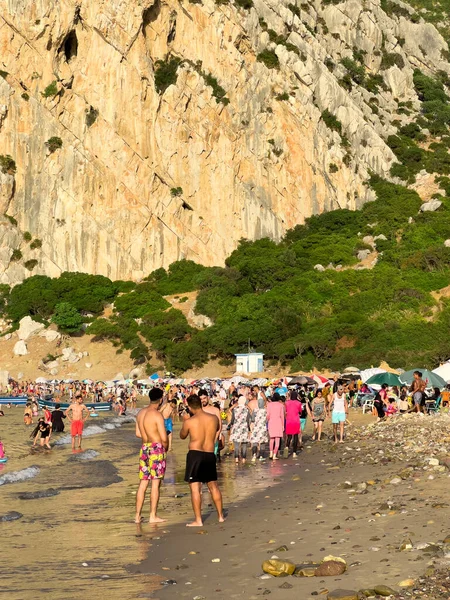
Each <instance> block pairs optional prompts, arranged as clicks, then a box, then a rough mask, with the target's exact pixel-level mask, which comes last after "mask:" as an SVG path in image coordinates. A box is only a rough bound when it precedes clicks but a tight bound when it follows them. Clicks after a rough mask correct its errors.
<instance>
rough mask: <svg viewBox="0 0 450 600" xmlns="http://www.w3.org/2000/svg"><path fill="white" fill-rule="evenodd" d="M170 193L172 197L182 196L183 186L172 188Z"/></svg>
mask: <svg viewBox="0 0 450 600" xmlns="http://www.w3.org/2000/svg"><path fill="white" fill-rule="evenodd" d="M170 195H171V196H172V198H177V197H178V196H182V195H183V188H181V187H173V188H170Z"/></svg>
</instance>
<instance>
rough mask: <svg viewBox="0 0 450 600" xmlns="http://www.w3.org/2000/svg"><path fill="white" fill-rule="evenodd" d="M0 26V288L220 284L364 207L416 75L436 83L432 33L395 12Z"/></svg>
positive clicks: (332, 9)
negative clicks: (179, 275) (214, 272)
mask: <svg viewBox="0 0 450 600" xmlns="http://www.w3.org/2000/svg"><path fill="white" fill-rule="evenodd" d="M0 6H1V11H0V48H1V52H0V75H1V77H0V152H1V155H0V214H1V215H4V217H3V218H2V221H1V222H0V271H1V276H0V281H2V282H4V283H15V282H17V281H20V280H21V279H23V278H24V277H26V276H28V275H29V274H30V273H33V274H36V273H45V274H48V275H51V276H57V275H59V274H60V273H61V272H62V271H77V270H78V271H84V272H89V273H99V274H104V275H107V276H109V277H111V278H112V279H116V278H121V279H139V278H141V277H142V276H144V275H147V274H148V273H149V272H150V271H152V270H154V269H156V268H158V267H160V266H164V267H167V266H168V265H169V264H170V263H172V262H173V261H175V260H177V259H180V258H189V259H192V260H195V261H196V262H200V263H202V264H205V265H212V264H221V263H223V261H224V259H225V257H226V256H227V255H229V254H230V253H231V252H232V250H233V249H234V248H235V247H236V245H237V241H238V240H239V239H240V238H242V237H245V238H248V239H257V238H260V237H263V236H268V237H271V238H273V239H275V240H279V239H281V237H282V235H283V234H284V233H285V231H286V230H287V229H288V228H290V227H293V226H294V225H295V224H297V223H302V222H303V221H304V218H305V217H308V216H310V215H311V214H316V213H320V212H322V211H324V210H329V209H333V208H351V209H353V208H356V207H359V206H361V205H362V203H364V202H365V201H367V200H370V199H373V197H374V194H373V191H372V190H371V189H370V188H369V187H368V186H367V183H366V182H367V179H368V175H369V172H374V173H376V174H378V175H380V176H382V177H388V176H389V172H390V169H391V167H392V165H393V163H394V162H395V160H396V158H395V154H394V153H393V151H392V149H391V148H390V147H389V146H388V145H387V143H386V140H387V138H388V136H389V135H392V134H395V133H396V131H397V128H398V127H399V126H401V125H404V124H406V123H408V122H409V121H410V120H411V119H412V118H413V117H414V115H415V113H416V112H417V111H418V109H419V106H420V103H419V100H418V97H417V94H416V91H415V88H414V85H413V71H414V69H416V68H420V69H421V70H422V71H423V72H424V73H425V74H428V75H431V74H435V73H436V72H438V71H441V72H443V73H444V74H445V73H448V72H450V67H449V64H448V62H447V58H448V47H447V43H446V41H445V40H444V38H443V37H442V36H441V34H440V33H439V32H438V31H437V29H435V27H434V26H433V25H432V24H430V23H427V22H425V21H424V19H423V16H425V17H427V16H429V15H427V14H426V13H423V12H422V13H416V12H414V9H413V8H410V7H407V6H406V5H403V4H397V3H393V2H391V1H390V0H382V2H381V4H380V2H378V0H364V1H358V0H347V1H346V2H337V1H336V0H323V1H322V2H320V1H319V0H315V1H313V0H309V1H308V2H306V0H305V1H304V2H303V3H300V2H299V1H298V0H292V2H289V1H288V0H282V1H280V0H278V1H277V2H273V0H232V1H231V2H229V0H216V2H214V1H213V0H190V1H189V2H188V1H186V0H183V1H182V2H179V1H177V0H167V1H164V2H163V1H161V0H109V1H108V2H106V1H105V0H99V1H98V2H88V1H87V0H76V1H75V0H61V1H59V2H54V1H53V0H41V1H40V2H33V3H30V2H25V1H24V0H16V1H14V2H7V1H6V0H1V2H0ZM421 15H423V16H421ZM393 121H395V122H394V123H393Z"/></svg>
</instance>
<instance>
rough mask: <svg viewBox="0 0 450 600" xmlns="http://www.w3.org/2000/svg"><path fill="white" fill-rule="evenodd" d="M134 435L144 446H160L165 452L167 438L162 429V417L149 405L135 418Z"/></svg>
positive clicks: (163, 428) (164, 430)
mask: <svg viewBox="0 0 450 600" xmlns="http://www.w3.org/2000/svg"><path fill="white" fill-rule="evenodd" d="M136 435H137V437H140V438H142V441H143V442H144V444H158V443H159V444H162V445H163V446H164V448H166V450H167V446H168V438H167V432H166V429H165V427H164V417H163V416H162V414H161V413H160V412H159V410H158V409H157V408H156V407H154V406H152V405H150V406H147V407H146V408H143V409H142V410H140V411H139V413H138V415H137V417H136Z"/></svg>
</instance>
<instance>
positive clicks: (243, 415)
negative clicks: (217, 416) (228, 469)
mask: <svg viewBox="0 0 450 600" xmlns="http://www.w3.org/2000/svg"><path fill="white" fill-rule="evenodd" d="M245 404H246V399H245V397H244V396H239V400H238V402H237V405H235V406H234V407H233V409H232V411H231V422H230V429H231V435H230V441H231V442H233V444H234V458H235V461H236V464H238V463H239V456H240V457H241V460H242V464H245V461H246V458H247V444H248V439H249V433H250V411H249V410H248V408H247V407H246V405H245Z"/></svg>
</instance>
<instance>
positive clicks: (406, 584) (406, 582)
mask: <svg viewBox="0 0 450 600" xmlns="http://www.w3.org/2000/svg"><path fill="white" fill-rule="evenodd" d="M414 584H415V581H414V579H404V580H403V581H400V583H398V586H399V587H413V585H414Z"/></svg>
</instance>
